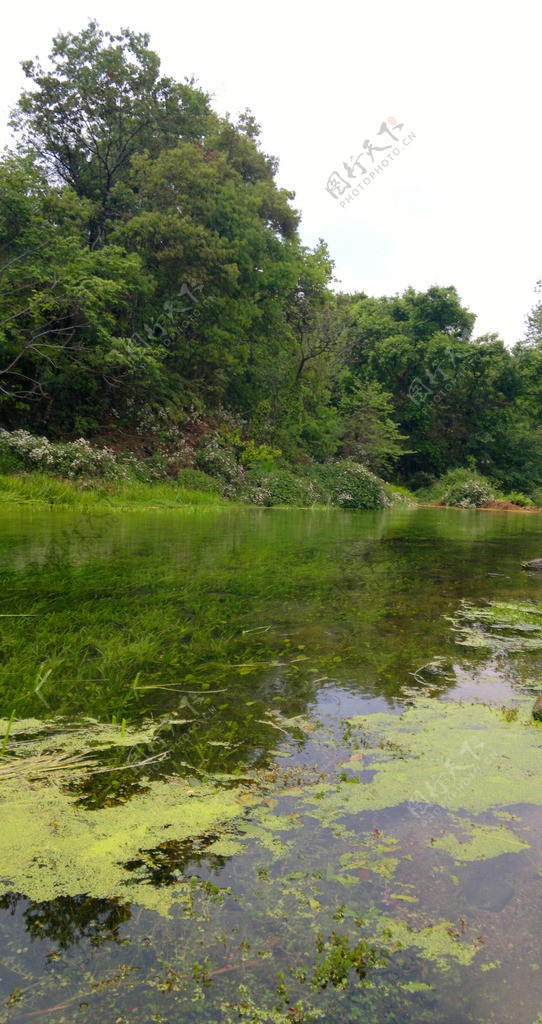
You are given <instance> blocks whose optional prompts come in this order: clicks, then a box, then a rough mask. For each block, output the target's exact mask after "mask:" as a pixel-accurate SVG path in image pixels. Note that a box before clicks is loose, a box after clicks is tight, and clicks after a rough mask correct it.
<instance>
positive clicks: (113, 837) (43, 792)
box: [0, 781, 242, 914]
mask: <svg viewBox="0 0 542 1024" xmlns="http://www.w3.org/2000/svg"><path fill="white" fill-rule="evenodd" d="M1 799H2V804H1V807H2V847H1V850H0V877H1V879H2V890H3V891H4V892H6V891H15V892H24V893H25V894H26V896H28V897H29V898H30V899H32V900H50V899H54V898H55V897H57V896H77V895H79V894H81V893H85V894H86V895H88V896H92V897H95V898H110V897H112V896H122V897H123V898H124V899H129V900H131V901H133V902H136V903H139V904H141V905H142V906H145V907H147V908H148V909H154V910H157V911H159V912H160V913H166V914H167V913H169V910H170V908H171V905H172V904H173V903H174V902H175V900H176V899H179V898H182V892H179V891H178V890H177V891H173V890H171V889H170V888H165V887H162V888H155V887H152V886H150V885H149V884H148V883H147V879H146V878H145V877H144V876H139V877H138V876H137V873H129V872H128V871H127V870H126V867H125V865H126V863H128V862H130V861H132V860H134V859H136V858H137V857H138V856H139V855H140V854H141V852H142V851H145V850H153V849H155V848H156V847H157V846H159V844H160V843H163V842H166V841H167V842H171V841H182V840H187V839H190V840H193V839H194V838H195V837H197V836H201V835H204V834H207V833H209V832H213V830H217V829H223V828H224V827H225V826H226V825H227V824H228V823H230V822H233V821H234V820H235V819H237V818H239V816H240V814H241V813H242V807H241V805H240V804H239V800H238V794H237V793H235V792H227V793H224V792H221V791H218V790H216V789H213V788H212V787H210V786H204V785H199V786H198V785H197V784H196V785H194V786H190V785H188V784H182V783H181V784H179V782H178V781H175V782H168V781H161V782H152V783H149V785H148V787H147V789H146V791H145V792H143V793H138V794H135V795H134V796H132V798H131V800H129V801H128V802H126V803H124V804H122V805H120V806H116V807H103V808H101V809H100V810H99V811H88V810H86V809H84V808H82V807H79V806H77V802H76V799H75V798H74V796H73V795H71V794H68V793H66V792H65V791H64V790H62V789H61V788H59V787H58V786H55V785H49V786H44V785H42V784H39V785H37V784H31V783H26V784H25V785H24V786H21V784H20V783H19V782H15V783H13V782H6V783H5V784H4V785H3V786H2V793H1Z"/></svg>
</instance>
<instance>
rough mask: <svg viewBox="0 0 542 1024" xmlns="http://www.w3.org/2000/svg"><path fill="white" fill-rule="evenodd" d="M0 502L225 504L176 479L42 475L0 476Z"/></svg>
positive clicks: (139, 505) (118, 505) (82, 505)
mask: <svg viewBox="0 0 542 1024" xmlns="http://www.w3.org/2000/svg"><path fill="white" fill-rule="evenodd" d="M0 504H8V505H9V504H17V505H36V506H49V507H51V506H55V507H60V508H61V507H69V508H73V509H78V508H80V509H89V510H90V509H100V508H106V509H110V510H111V509H118V510H124V509H129V508H177V507H179V506H183V507H186V506H190V505H198V506H208V505H213V506H217V505H227V504H228V502H227V501H226V500H225V499H224V498H222V497H221V495H220V494H217V493H216V491H212V490H209V491H203V490H189V489H188V488H187V487H183V486H182V485H179V484H177V483H175V482H173V481H172V482H171V483H152V484H147V483H141V482H138V481H136V480H130V481H117V482H114V483H93V485H92V487H87V488H84V487H82V486H81V485H80V484H77V483H72V482H70V481H66V480H57V479H55V478H54V477H51V476H46V475H44V474H39V473H34V474H28V475H26V474H17V475H15V474H13V475H11V474H10V475H7V474H5V475H0Z"/></svg>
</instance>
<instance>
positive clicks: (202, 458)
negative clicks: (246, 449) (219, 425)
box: [196, 431, 245, 489]
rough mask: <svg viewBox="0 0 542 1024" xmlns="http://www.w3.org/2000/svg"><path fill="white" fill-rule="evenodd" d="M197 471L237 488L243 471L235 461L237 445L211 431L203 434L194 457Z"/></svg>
mask: <svg viewBox="0 0 542 1024" xmlns="http://www.w3.org/2000/svg"><path fill="white" fill-rule="evenodd" d="M196 462H197V467H198V469H201V470H203V472H204V473H208V474H209V475H210V476H217V477H220V478H221V479H222V480H225V481H226V483H228V484H230V485H233V487H234V489H235V488H236V487H238V486H239V485H240V484H241V483H242V482H243V479H244V474H245V471H244V469H243V467H242V466H240V465H239V462H238V460H237V445H236V443H235V442H234V441H229V440H228V439H227V438H225V437H222V436H221V435H220V434H218V433H216V432H215V431H213V432H212V433H209V434H204V435H203V437H202V438H201V441H200V443H199V446H198V453H197V457H196Z"/></svg>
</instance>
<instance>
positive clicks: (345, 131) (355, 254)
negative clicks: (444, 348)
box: [0, 0, 542, 345]
mask: <svg viewBox="0 0 542 1024" xmlns="http://www.w3.org/2000/svg"><path fill="white" fill-rule="evenodd" d="M89 17H94V18H96V19H97V20H98V22H99V23H100V25H101V27H102V28H103V29H109V30H110V31H116V30H118V29H119V28H120V27H121V26H122V27H129V28H131V29H133V30H134V31H139V32H149V33H150V34H151V46H152V48H153V49H154V50H156V51H157V53H159V55H160V57H161V59H162V69H163V72H164V73H166V74H169V75H172V76H173V77H175V78H177V79H179V80H182V79H184V77H185V76H190V75H191V74H194V75H195V76H196V77H197V79H198V80H199V83H200V85H201V86H202V87H203V88H205V89H206V90H207V91H209V92H211V93H213V94H214V106H215V108H216V109H218V110H219V111H220V112H222V113H224V112H225V111H229V112H230V113H231V114H232V115H234V114H237V113H238V112H239V111H240V110H243V109H244V108H245V107H250V108H251V110H252V112H253V114H254V116H255V117H256V119H257V120H258V121H259V122H260V124H261V125H262V129H263V131H262V144H263V147H264V148H265V150H266V151H267V152H270V153H273V154H274V155H276V156H278V157H279V159H280V173H279V183H280V184H281V185H282V186H284V187H286V188H288V189H291V190H292V191H295V193H296V199H295V202H294V205H295V206H296V207H297V208H298V209H300V210H301V212H302V223H301V234H302V238H303V241H304V244H306V245H309V246H313V245H314V244H315V243H316V242H317V240H318V238H320V237H321V238H324V239H325V240H326V242H327V243H328V245H329V248H330V252H331V255H332V257H333V259H334V260H335V264H336V271H335V273H336V277H337V278H338V280H339V281H340V285H338V286H337V287H340V288H341V289H342V290H345V291H352V290H356V291H365V292H367V293H368V294H370V295H393V294H395V293H396V292H401V291H403V289H404V288H406V287H408V286H409V285H412V286H413V287H414V288H416V289H419V290H424V289H426V288H428V287H430V286H431V285H432V284H438V285H442V286H447V285H455V287H456V288H457V290H458V292H459V294H460V296H461V299H462V301H463V303H464V304H465V305H467V306H468V307H469V308H470V309H471V310H472V311H473V312H474V313H476V314H477V317H478V319H477V322H476V327H475V332H476V334H482V333H486V332H496V333H498V334H499V335H500V336H501V337H502V338H503V339H504V340H505V341H506V342H507V344H510V345H511V344H513V343H514V342H515V341H517V340H518V339H519V338H520V337H522V335H523V333H524V318H525V315H526V314H527V312H528V311H529V310H530V309H531V307H532V306H533V304H534V302H535V301H536V299H535V294H534V287H535V284H536V281H537V280H538V279H539V278H542V245H541V241H542V203H541V201H540V198H541V196H540V193H541V189H542V182H541V179H540V158H541V156H542V146H541V143H540V137H541V132H542V123H541V117H540V104H539V98H540V92H541V70H540V45H541V38H542V4H539V3H537V2H536V0H516V2H515V3H514V4H510V3H507V4H506V5H504V4H502V3H501V4H499V3H498V0H497V2H495V0H491V2H490V0H454V3H446V4H438V3H436V2H435V0H410V2H409V3H406V2H404V0H402V2H399V0H387V2H386V0H384V2H378V0H372V2H370V3H368V2H367V0H365V2H363V0H362V2H358V3H350V2H349V3H341V2H340V0H339V2H336V3H334V4H329V5H324V4H322V6H321V7H318V6H317V5H316V4H315V3H314V0H312V2H309V0H290V2H284V0H273V2H268V3H266V4H265V5H264V4H262V3H249V2H246V0H229V2H227V3H224V2H222V3H218V2H217V0H207V2H206V3H204V4H201V5H197V4H196V3H193V4H188V3H186V2H184V3H183V2H182V0H181V2H180V3H175V4H172V5H170V4H166V3H164V2H163V0H154V2H153V3H147V2H145V3H143V2H142V0H94V2H92V4H90V2H89V0H84V2H83V0H69V2H68V0H56V2H55V4H54V5H51V6H50V7H48V5H44V4H43V3H42V0H40V2H39V3H37V2H36V0H27V2H26V3H19V4H18V5H14V4H10V5H9V6H7V5H6V10H5V11H4V15H3V32H2V38H1V40H0V142H3V143H5V142H7V141H8V138H9V135H8V132H7V129H5V128H4V127H3V126H4V125H5V123H6V120H7V116H8V111H9V109H10V107H11V106H12V105H13V103H14V102H15V101H16V99H17V98H18V95H19V93H20V90H21V88H22V87H23V84H24V76H23V75H22V72H21V69H20V64H19V62H20V61H21V60H23V59H26V58H31V57H34V56H36V55H38V56H39V57H40V58H41V59H42V61H45V59H46V57H47V55H48V53H49V50H50V44H51V40H52V37H53V36H54V35H55V34H56V32H57V31H59V30H61V31H73V32H78V31H80V29H81V28H82V27H83V26H84V25H85V24H86V22H87V21H88V18H89ZM390 116H394V117H395V118H396V119H397V120H398V121H400V122H401V121H402V122H404V125H405V131H406V130H407V129H408V130H409V131H413V132H415V134H416V140H415V142H413V143H412V144H411V146H410V147H409V148H408V150H405V151H404V152H402V153H401V155H400V156H399V157H396V159H395V160H394V162H393V163H392V164H391V165H390V166H389V167H388V168H387V169H386V170H385V172H384V173H383V174H381V175H380V176H379V177H378V178H377V179H376V180H375V181H374V182H373V183H372V184H371V185H370V187H368V188H367V189H366V190H365V191H363V192H361V193H360V194H359V196H358V197H357V198H356V199H355V201H354V202H352V203H350V204H349V205H347V206H345V207H344V208H341V206H340V202H339V201H338V200H335V199H333V198H332V197H331V196H330V195H329V194H328V193H327V192H326V191H325V185H326V183H327V180H328V178H329V175H330V174H331V173H332V171H333V170H335V169H337V170H341V165H342V163H343V161H344V160H348V159H349V158H350V157H352V156H354V159H355V157H356V156H357V155H358V153H359V152H360V151H361V150H362V145H363V142H364V140H365V139H366V138H369V139H370V140H371V141H372V142H373V144H379V143H378V139H377V138H375V133H376V131H377V129H378V128H379V126H380V124H381V123H382V121H384V120H386V119H387V118H388V117H390ZM387 141H390V140H387V139H385V142H387ZM385 142H383V143H380V144H382V145H383V144H385ZM383 155H384V156H385V154H383Z"/></svg>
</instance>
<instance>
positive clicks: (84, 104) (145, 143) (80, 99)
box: [11, 21, 212, 245]
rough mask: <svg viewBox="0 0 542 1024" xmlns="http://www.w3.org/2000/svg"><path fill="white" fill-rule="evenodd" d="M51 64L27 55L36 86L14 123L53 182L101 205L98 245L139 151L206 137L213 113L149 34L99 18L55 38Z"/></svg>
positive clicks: (94, 239)
mask: <svg viewBox="0 0 542 1024" xmlns="http://www.w3.org/2000/svg"><path fill="white" fill-rule="evenodd" d="M49 59H50V63H51V70H49V71H45V70H44V69H43V68H42V66H41V64H40V63H39V61H38V60H37V59H36V61H31V60H29V61H24V62H23V65H22V66H23V69H24V72H25V74H26V77H27V78H28V79H29V80H30V81H31V82H32V83H33V85H34V86H35V88H34V89H31V90H28V91H25V92H23V94H22V95H21V98H20V100H19V103H18V105H17V107H16V109H15V111H14V112H13V115H12V119H11V124H12V126H13V127H14V128H15V129H16V130H17V132H18V133H19V135H20V143H21V146H22V148H23V150H24V151H26V152H28V151H30V152H33V153H34V154H35V156H36V157H37V159H38V160H39V161H40V162H41V163H42V165H43V166H44V168H45V170H46V172H47V173H48V175H49V176H50V177H51V180H52V181H54V182H64V183H66V184H67V185H69V186H70V187H71V188H73V189H74V191H75V192H76V193H77V195H78V196H79V197H80V198H81V199H89V200H91V202H92V203H93V206H94V215H93V218H92V221H91V244H93V245H96V244H104V243H105V233H106V222H107V219H108V217H109V216H111V215H112V213H113V212H114V205H115V203H114V193H115V187H116V186H117V185H118V184H119V183H120V182H121V181H122V180H124V179H126V177H127V176H128V173H129V168H130V161H131V159H132V157H133V155H134V154H135V153H137V152H142V151H143V150H147V151H148V152H149V153H150V154H151V155H157V154H158V152H160V151H161V150H162V149H164V148H167V147H172V146H175V145H177V143H178V141H179V138H185V139H189V140H195V139H201V138H202V137H203V135H204V134H205V131H206V129H207V127H208V125H209V123H210V121H211V119H212V117H211V111H210V108H209V97H208V96H207V95H206V94H205V93H203V92H202V91H200V90H199V89H196V88H195V87H194V83H193V82H188V83H185V84H179V83H176V82H174V81H173V80H172V79H170V78H164V77H161V76H160V60H159V58H158V56H157V55H156V54H155V53H154V52H153V51H152V50H150V49H149V36H148V35H138V34H136V33H134V32H131V31H130V30H129V29H123V30H122V31H121V32H120V33H119V35H112V34H111V33H110V32H103V31H101V29H100V28H99V27H98V25H97V23H96V22H95V21H90V22H89V24H88V26H87V28H85V29H83V31H82V32H80V33H79V34H78V35H74V34H72V33H66V34H63V33H60V34H59V35H57V36H56V37H55V39H54V40H53V48H52V51H51V54H50V58H49Z"/></svg>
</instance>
